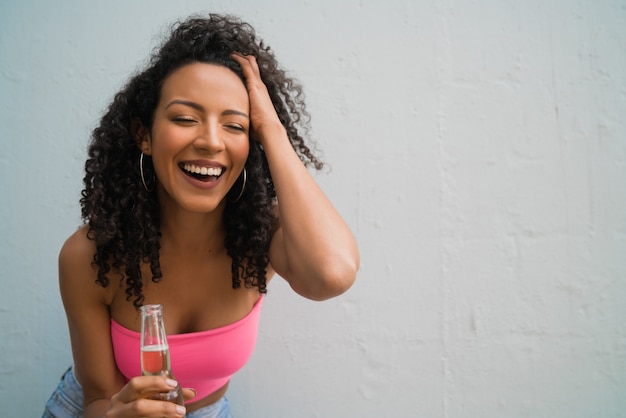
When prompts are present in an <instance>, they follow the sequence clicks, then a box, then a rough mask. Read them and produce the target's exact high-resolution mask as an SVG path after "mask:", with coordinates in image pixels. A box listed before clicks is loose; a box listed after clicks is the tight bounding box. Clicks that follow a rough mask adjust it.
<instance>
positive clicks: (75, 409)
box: [42, 367, 232, 418]
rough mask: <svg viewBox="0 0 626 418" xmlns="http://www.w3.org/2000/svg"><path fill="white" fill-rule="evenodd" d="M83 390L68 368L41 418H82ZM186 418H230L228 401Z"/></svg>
mask: <svg viewBox="0 0 626 418" xmlns="http://www.w3.org/2000/svg"><path fill="white" fill-rule="evenodd" d="M82 416H83V390H82V388H81V387H80V384H79V383H78V381H77V380H76V376H74V370H73V369H72V368H71V367H70V368H69V369H68V370H67V371H66V372H65V374H63V377H62V378H61V382H60V383H59V386H57V388H56V390H55V391H54V393H53V394H52V396H50V399H49V400H48V402H47V403H46V409H45V410H44V412H43V415H42V418H82ZM185 416H186V417H187V418H232V415H231V414H230V405H229V403H228V399H226V397H223V398H222V399H220V400H219V401H217V402H215V403H214V404H211V405H208V406H205V407H203V408H200V409H198V410H197V411H193V412H190V413H188V414H187V415H185Z"/></svg>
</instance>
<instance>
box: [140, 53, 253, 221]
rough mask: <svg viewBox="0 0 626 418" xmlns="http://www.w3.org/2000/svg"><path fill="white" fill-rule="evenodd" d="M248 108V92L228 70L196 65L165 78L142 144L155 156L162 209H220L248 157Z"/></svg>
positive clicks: (146, 150)
mask: <svg viewBox="0 0 626 418" xmlns="http://www.w3.org/2000/svg"><path fill="white" fill-rule="evenodd" d="M249 109H250V103H249V99H248V92H247V90H246V87H245V86H244V84H243V82H242V81H241V79H240V78H239V77H238V76H237V75H236V74H235V73H233V72H232V71H231V70H229V69H227V68H225V67H222V66H218V65H212V64H206V63H192V64H188V65H185V66H183V67H181V68H179V69H178V70H176V71H174V72H173V73H172V74H171V75H169V76H168V77H167V78H166V79H165V82H164V84H163V87H162V89H161V96H160V100H159V103H158V104H157V108H156V110H155V113H154V123H153V125H152V130H151V132H150V134H148V135H147V136H146V138H145V140H144V141H142V143H141V144H140V146H141V148H142V150H143V151H144V153H145V154H148V155H152V161H153V164H154V169H155V172H156V176H157V179H158V193H159V194H158V196H159V201H160V203H161V205H162V206H163V205H174V206H177V207H179V208H182V209H184V210H187V211H191V212H204V213H206V212H211V211H213V210H214V209H215V208H217V207H218V206H220V204H221V203H222V202H223V201H224V198H225V196H226V194H227V193H228V191H229V190H230V188H231V187H232V186H233V184H234V183H235V181H236V180H237V178H238V177H239V175H240V173H241V171H242V170H243V167H244V164H245V162H246V159H247V157H248V151H249V143H248V136H249V131H250V118H249V111H250V110H249Z"/></svg>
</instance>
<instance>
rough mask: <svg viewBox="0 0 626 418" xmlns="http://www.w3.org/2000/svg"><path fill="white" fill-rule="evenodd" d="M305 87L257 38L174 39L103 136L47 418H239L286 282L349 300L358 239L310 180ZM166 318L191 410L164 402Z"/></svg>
mask: <svg viewBox="0 0 626 418" xmlns="http://www.w3.org/2000/svg"><path fill="white" fill-rule="evenodd" d="M307 126H308V114H307V112H306V109H305V105H304V103H303V96H302V91H301V88H300V87H299V85H298V84H297V83H296V82H295V81H294V80H293V79H291V78H290V77H288V76H287V75H286V74H285V72H284V71H283V70H281V69H280V68H279V66H278V64H277V62H276V59H275V57H274V54H273V52H272V51H271V49H270V48H269V47H267V46H265V44H263V42H262V41H260V40H259V39H258V38H257V36H256V35H255V32H254V30H253V29H252V27H250V26H249V25H248V24H246V23H243V22H241V21H240V20H239V19H237V18H234V17H230V16H220V15H211V16H209V17H208V18H200V17H194V18H190V19H188V20H186V21H183V22H179V23H177V24H176V25H174V27H173V28H172V32H171V35H170V37H169V39H167V40H166V41H165V43H164V44H163V45H162V46H161V48H160V49H159V50H158V52H156V53H155V54H154V55H153V57H152V59H151V61H150V63H149V66H148V68H146V69H145V70H144V71H142V72H141V73H138V74H137V75H135V76H134V77H132V78H131V79H130V81H129V82H128V84H127V85H126V86H125V87H124V88H123V90H122V91H120V92H119V93H118V94H117V95H116V96H115V98H114V100H113V102H112V104H111V105H110V107H109V109H108V110H107V112H106V114H105V115H104V117H103V118H102V120H101V122H100V125H99V126H98V127H97V128H96V129H95V130H94V132H93V136H92V141H91V145H90V148H89V158H88V160H87V162H86V165H85V167H86V175H85V178H84V184H85V188H84V190H83V192H82V198H81V207H82V216H83V219H84V220H85V225H83V226H82V227H81V228H80V229H79V230H78V231H76V232H75V233H74V234H73V235H72V236H70V237H69V238H68V240H67V241H66V243H65V244H64V246H63V248H62V249H61V252H60V255H59V280H60V288H61V295H62V298H63V303H64V307H65V310H66V314H67V320H68V325H69V331H70V337H71V341H72V352H73V358H74V365H73V367H72V368H71V369H70V370H69V371H68V372H67V373H66V374H65V375H64V377H63V379H62V381H61V383H60V385H59V387H58V388H57V391H56V392H55V393H54V394H53V396H52V397H51V398H50V400H49V402H48V404H47V405H46V411H45V412H44V417H68V416H84V417H102V416H106V417H181V416H184V415H185V414H187V416H188V417H228V416H230V413H229V411H228V403H227V401H226V399H225V397H224V395H225V393H226V390H227V387H228V381H229V379H230V377H231V376H232V375H233V374H234V373H235V372H236V371H237V370H239V369H240V368H241V367H242V366H243V365H244V364H245V362H246V361H247V359H248V358H249V356H250V354H251V352H252V350H253V347H254V344H255V341H256V335H257V325H258V317H259V312H260V309H261V307H262V304H263V295H264V294H265V292H266V286H267V283H268V281H269V280H270V278H271V277H272V276H274V274H278V275H279V276H280V277H282V278H284V279H285V280H287V281H288V283H289V284H290V286H291V287H292V288H293V289H294V291H296V292H297V293H299V294H300V295H302V296H304V297H306V298H309V299H314V300H324V299H327V298H330V297H333V296H336V295H339V294H341V293H342V292H344V291H345V290H346V289H348V288H349V287H350V286H351V285H352V283H353V281H354V280H355V276H356V272H357V269H358V266H359V255H358V249H357V245H356V243H355V240H354V238H353V235H352V233H351V232H350V230H349V229H348V227H347V226H346V224H345V222H344V221H343V220H342V218H341V217H340V215H339V214H338V213H337V211H336V210H335V209H334V208H333V206H332V205H331V203H330V202H329V201H328V199H327V198H326V196H325V195H324V194H323V192H322V191H321V190H320V189H319V187H318V186H317V185H316V183H315V181H314V180H313V178H312V177H311V176H310V174H309V172H308V171H307V166H313V167H315V168H317V169H319V168H321V167H322V163H321V162H320V161H319V160H318V159H317V158H316V157H315V155H314V154H313V152H312V150H311V149H310V148H309V146H307V144H306V142H305V138H304V136H305V135H306V132H307ZM154 303H158V304H161V305H163V310H164V317H165V323H166V330H167V333H168V338H169V340H170V350H171V356H172V368H173V372H174V375H175V377H176V378H177V379H178V380H179V383H180V385H181V386H183V387H184V388H185V389H184V392H185V398H186V401H187V402H186V405H185V407H180V406H177V405H175V404H173V403H169V402H164V401H158V400H153V399H150V395H151V394H154V393H155V392H167V391H168V390H170V389H171V387H172V385H175V382H172V381H171V380H169V379H166V378H163V377H159V376H141V375H140V374H141V372H140V367H139V330H140V327H141V324H140V315H139V314H138V309H139V308H140V307H141V306H142V305H144V304H154Z"/></svg>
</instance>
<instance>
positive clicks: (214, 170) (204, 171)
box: [180, 164, 224, 181]
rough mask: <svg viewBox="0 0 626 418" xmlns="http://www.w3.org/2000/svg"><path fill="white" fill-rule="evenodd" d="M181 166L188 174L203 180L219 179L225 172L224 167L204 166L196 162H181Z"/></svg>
mask: <svg viewBox="0 0 626 418" xmlns="http://www.w3.org/2000/svg"><path fill="white" fill-rule="evenodd" d="M180 168H181V169H182V170H183V172H184V173H185V174H187V175H188V176H190V177H193V178H195V179H198V180H202V181H212V180H217V179H218V178H219V177H220V176H221V175H222V173H223V172H224V169H223V168H222V167H204V166H199V165H195V164H180Z"/></svg>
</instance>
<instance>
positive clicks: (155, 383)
mask: <svg viewBox="0 0 626 418" xmlns="http://www.w3.org/2000/svg"><path fill="white" fill-rule="evenodd" d="M176 388H180V386H179V385H178V382H176V381H175V380H173V379H170V378H167V377H164V376H137V377H134V378H132V379H131V380H130V381H129V382H128V383H127V384H126V385H125V386H124V387H123V388H122V390H121V391H119V392H118V393H116V394H115V395H113V396H112V397H111V407H110V409H109V411H108V412H107V414H106V417H107V418H114V417H159V418H160V417H184V416H185V407H184V405H178V404H176V403H173V402H166V401H163V400H156V399H155V397H156V396H161V395H164V394H167V393H170V392H172V391H176ZM182 394H183V398H184V399H185V400H189V399H191V398H193V397H194V396H195V395H196V393H195V391H194V390H193V389H183V390H182ZM155 395H156V396H155Z"/></svg>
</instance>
